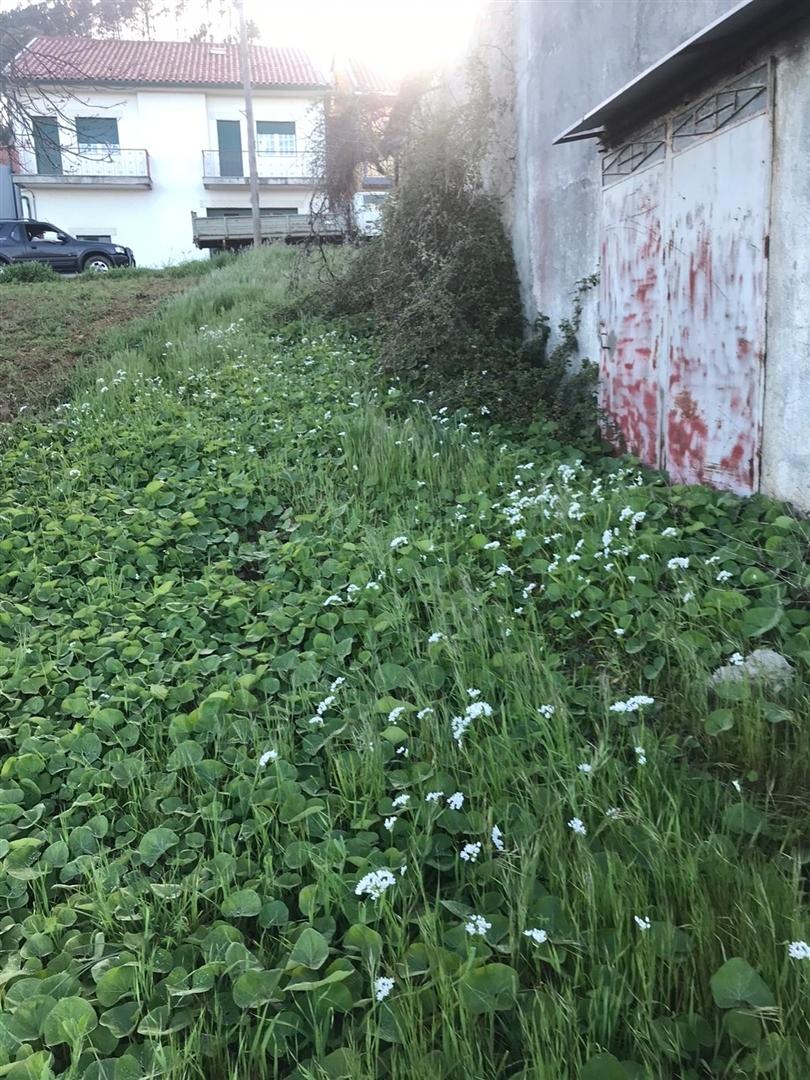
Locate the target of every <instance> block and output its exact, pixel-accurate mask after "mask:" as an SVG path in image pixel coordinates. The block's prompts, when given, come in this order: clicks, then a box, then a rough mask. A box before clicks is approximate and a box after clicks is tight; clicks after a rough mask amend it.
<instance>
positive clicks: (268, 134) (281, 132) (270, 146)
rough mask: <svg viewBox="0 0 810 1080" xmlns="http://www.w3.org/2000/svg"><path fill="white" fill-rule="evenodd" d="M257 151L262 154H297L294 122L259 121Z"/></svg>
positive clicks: (257, 123)
mask: <svg viewBox="0 0 810 1080" xmlns="http://www.w3.org/2000/svg"><path fill="white" fill-rule="evenodd" d="M256 149H257V150H258V152H259V153H260V154H293V153H295V123H294V121H292V120H257V121H256Z"/></svg>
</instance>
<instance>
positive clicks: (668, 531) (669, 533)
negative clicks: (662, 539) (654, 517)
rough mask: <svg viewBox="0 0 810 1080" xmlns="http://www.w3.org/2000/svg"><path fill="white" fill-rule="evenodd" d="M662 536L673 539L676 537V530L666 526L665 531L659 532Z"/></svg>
mask: <svg viewBox="0 0 810 1080" xmlns="http://www.w3.org/2000/svg"><path fill="white" fill-rule="evenodd" d="M661 535H662V536H667V537H673V536H677V535H678V530H677V529H674V528H673V527H672V526H671V525H668V526H667V528H666V529H662V530H661Z"/></svg>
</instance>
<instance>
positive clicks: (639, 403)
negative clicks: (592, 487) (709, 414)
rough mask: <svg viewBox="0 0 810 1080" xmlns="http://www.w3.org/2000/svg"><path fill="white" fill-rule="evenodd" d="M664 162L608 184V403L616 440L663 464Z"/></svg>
mask: <svg viewBox="0 0 810 1080" xmlns="http://www.w3.org/2000/svg"><path fill="white" fill-rule="evenodd" d="M661 175H662V166H660V165H657V166H653V167H652V168H649V169H646V170H645V171H644V172H642V173H639V174H636V175H634V176H630V177H628V178H627V179H625V180H622V181H621V182H620V183H618V184H615V185H613V186H612V187H609V188H607V189H606V190H605V192H604V206H605V223H606V224H605V229H604V232H603V239H602V260H601V277H600V320H601V323H602V331H603V335H604V339H603V342H602V346H603V347H602V359H601V379H600V387H601V391H600V393H601V407H602V410H603V412H604V414H605V416H606V418H607V420H608V425H609V429H610V430H609V431H607V432H606V434H608V436H609V437H610V438H612V439H613V441H614V442H615V443H616V445H617V446H618V447H619V448H620V449H622V450H626V451H628V452H629V453H631V454H635V455H636V456H637V457H640V458H641V459H642V461H646V462H648V463H649V464H658V460H657V459H658V453H659V435H658V432H659V426H660V375H659V370H658V368H659V355H660V349H661V327H660V325H659V313H660V310H661V305H662V302H663V296H662V283H663V275H662V264H661V260H662V254H663V252H662V246H663V245H662V237H661V211H660V197H661Z"/></svg>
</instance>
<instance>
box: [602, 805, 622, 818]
mask: <svg viewBox="0 0 810 1080" xmlns="http://www.w3.org/2000/svg"><path fill="white" fill-rule="evenodd" d="M621 816H622V812H621V810H620V809H619V808H618V806H609V807H608V808H607V810H606V811H605V817H606V818H607V819H608V820H609V821H618V820H619V818H620V817H621Z"/></svg>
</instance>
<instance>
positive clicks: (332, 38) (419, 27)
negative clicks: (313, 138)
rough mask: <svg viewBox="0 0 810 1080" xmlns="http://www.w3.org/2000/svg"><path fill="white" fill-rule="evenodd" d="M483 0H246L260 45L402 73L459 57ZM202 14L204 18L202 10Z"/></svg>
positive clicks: (397, 74)
mask: <svg viewBox="0 0 810 1080" xmlns="http://www.w3.org/2000/svg"><path fill="white" fill-rule="evenodd" d="M481 2H482V0H405V2H402V3H400V2H396V3H394V2H390V0H374V2H371V0H296V2H290V3H280V2H278V0H272V2H268V0H247V14H248V17H249V18H250V19H251V20H252V21H253V22H255V23H256V25H257V26H258V28H259V31H260V35H261V38H260V40H261V42H262V44H267V45H272V44H280V45H281V44H283V45H298V46H301V47H303V48H306V49H308V50H309V51H310V52H311V53H313V54H315V55H316V56H318V57H319V58H321V59H322V62H323V63H325V64H327V65H328V63H329V62H330V60H331V59H332V57H333V56H336V55H337V56H355V57H358V58H361V59H363V60H365V61H366V62H367V63H370V64H372V65H374V66H375V67H376V68H378V69H380V70H381V71H384V72H385V73H386V74H388V75H390V76H391V77H392V78H399V77H401V76H403V75H407V74H408V73H409V72H412V71H418V70H422V69H424V68H426V67H435V66H437V65H441V64H444V63H447V62H452V61H453V60H454V59H455V58H457V57H458V56H460V55H461V54H462V52H463V49H464V46H465V44H466V42H467V40H468V38H469V35H470V33H471V30H472V28H473V25H474V22H475V18H476V15H477V13H478V11H479V10H480V7H481ZM202 7H203V3H201V4H200V8H201V9H202ZM192 10H193V9H192ZM201 16H202V17H201V18H200V20H199V21H200V22H202V21H204V13H203V12H202V11H201ZM188 19H189V12H188V11H187V12H186V20H188ZM192 19H193V16H192Z"/></svg>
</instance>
